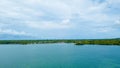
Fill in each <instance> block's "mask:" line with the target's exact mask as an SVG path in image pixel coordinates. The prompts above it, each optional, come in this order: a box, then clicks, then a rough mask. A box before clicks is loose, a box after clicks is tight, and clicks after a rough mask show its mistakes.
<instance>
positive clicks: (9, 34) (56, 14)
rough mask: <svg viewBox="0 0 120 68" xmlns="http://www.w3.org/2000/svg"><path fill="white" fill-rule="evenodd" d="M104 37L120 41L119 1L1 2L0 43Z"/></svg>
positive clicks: (34, 0)
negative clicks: (3, 41)
mask: <svg viewBox="0 0 120 68" xmlns="http://www.w3.org/2000/svg"><path fill="white" fill-rule="evenodd" d="M101 38H120V0H0V40H2V39H101Z"/></svg>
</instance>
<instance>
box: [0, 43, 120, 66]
mask: <svg viewBox="0 0 120 68" xmlns="http://www.w3.org/2000/svg"><path fill="white" fill-rule="evenodd" d="M0 68H120V46H105V45H104V46H103V45H81V46H76V45H74V44H65V43H62V44H61V43H60V44H31V45H12V44H10V45H0Z"/></svg>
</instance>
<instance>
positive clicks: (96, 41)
mask: <svg viewBox="0 0 120 68" xmlns="http://www.w3.org/2000/svg"><path fill="white" fill-rule="evenodd" d="M44 43H75V45H85V44H92V45H120V39H85V40H0V44H44Z"/></svg>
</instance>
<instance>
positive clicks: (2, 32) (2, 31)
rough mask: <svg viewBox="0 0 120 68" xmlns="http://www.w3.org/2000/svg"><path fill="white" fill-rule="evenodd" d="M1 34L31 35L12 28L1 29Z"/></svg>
mask: <svg viewBox="0 0 120 68" xmlns="http://www.w3.org/2000/svg"><path fill="white" fill-rule="evenodd" d="M0 34H12V35H25V36H27V35H29V34H28V33H26V32H24V31H16V30H12V29H0Z"/></svg>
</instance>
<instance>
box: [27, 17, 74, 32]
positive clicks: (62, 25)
mask: <svg viewBox="0 0 120 68" xmlns="http://www.w3.org/2000/svg"><path fill="white" fill-rule="evenodd" d="M26 25H27V26H28V27H32V28H38V29H47V30H48V29H69V28H72V27H74V24H72V23H70V20H69V19H65V20H63V21H62V22H53V21H42V22H34V21H33V22H31V21H27V22H26Z"/></svg>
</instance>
